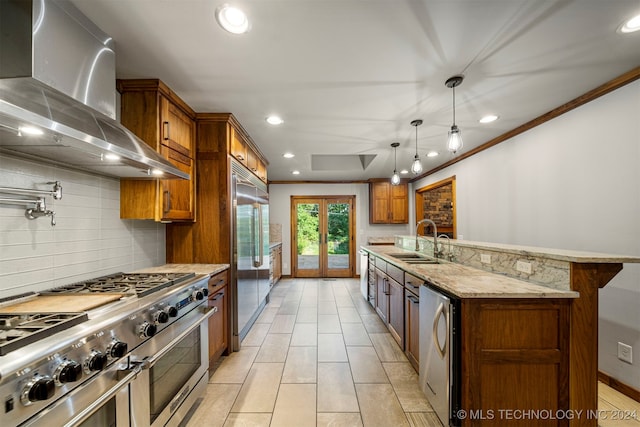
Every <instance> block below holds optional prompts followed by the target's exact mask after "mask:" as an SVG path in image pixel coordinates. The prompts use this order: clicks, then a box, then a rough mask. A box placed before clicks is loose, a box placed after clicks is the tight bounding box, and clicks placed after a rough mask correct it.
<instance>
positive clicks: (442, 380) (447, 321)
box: [419, 286, 454, 426]
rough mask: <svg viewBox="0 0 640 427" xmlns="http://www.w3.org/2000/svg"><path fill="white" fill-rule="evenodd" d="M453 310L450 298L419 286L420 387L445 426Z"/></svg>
mask: <svg viewBox="0 0 640 427" xmlns="http://www.w3.org/2000/svg"><path fill="white" fill-rule="evenodd" d="M451 307H452V305H451V300H450V299H449V298H448V297H447V296H445V295H443V294H441V293H439V292H436V291H434V290H432V289H430V288H428V287H427V286H421V287H420V325H421V332H420V369H419V373H420V379H419V380H420V388H421V389H422V391H423V392H424V394H425V395H426V397H427V399H428V400H429V403H430V404H431V406H432V407H433V409H434V411H435V412H436V414H437V415H438V418H440V421H441V422H442V424H444V425H445V426H448V425H449V418H450V413H451V398H450V397H451V385H452V381H451V375H452V358H451V354H452V352H453V351H454V349H453V334H452V327H451V326H452V324H451ZM423 329H424V331H423Z"/></svg>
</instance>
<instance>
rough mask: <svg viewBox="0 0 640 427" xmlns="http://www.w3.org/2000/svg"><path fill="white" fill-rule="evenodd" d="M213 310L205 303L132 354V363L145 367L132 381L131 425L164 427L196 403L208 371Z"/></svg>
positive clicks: (133, 365)
mask: <svg viewBox="0 0 640 427" xmlns="http://www.w3.org/2000/svg"><path fill="white" fill-rule="evenodd" d="M213 313H214V310H211V309H208V308H206V305H202V306H200V307H198V308H196V309H194V310H192V311H191V312H189V313H188V314H186V315H185V316H184V318H183V321H181V322H179V323H176V324H174V325H172V326H171V327H169V328H167V329H165V330H164V331H163V332H162V333H161V334H159V335H156V336H155V337H154V339H153V340H150V341H148V342H147V343H146V344H144V345H142V346H140V347H139V348H137V349H136V350H135V351H134V352H133V353H132V354H131V366H132V367H137V366H139V367H140V368H141V369H142V371H141V373H140V374H139V375H138V377H137V378H136V380H135V381H133V382H132V383H131V400H130V405H131V425H132V426H134V427H141V426H144V427H149V426H152V427H155V426H164V425H166V424H167V423H168V422H169V420H170V419H171V418H172V417H173V416H174V414H175V413H176V412H177V411H179V410H180V409H185V408H184V406H187V405H189V403H191V404H192V403H193V401H194V400H195V399H193V397H194V396H195V394H198V391H199V390H201V387H199V384H200V383H201V381H202V379H203V378H205V377H206V376H207V372H208V365H209V356H208V349H209V341H208V318H209V316H211V315H212V314H213ZM194 393H195V394H194ZM198 396H199V395H198ZM186 409H188V408H186Z"/></svg>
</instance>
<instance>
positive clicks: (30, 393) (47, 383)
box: [20, 376, 56, 406]
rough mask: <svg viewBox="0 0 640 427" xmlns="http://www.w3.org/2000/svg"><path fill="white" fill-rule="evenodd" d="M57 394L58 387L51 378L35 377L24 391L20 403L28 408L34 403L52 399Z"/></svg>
mask: <svg viewBox="0 0 640 427" xmlns="http://www.w3.org/2000/svg"><path fill="white" fill-rule="evenodd" d="M55 393H56V385H55V382H54V381H53V380H52V379H51V377H43V376H35V377H33V379H32V380H31V381H29V382H28V383H27V384H26V385H25V386H24V388H23V389H22V393H21V394H20V401H21V402H22V404H23V405H25V406H27V405H31V404H32V403H33V402H38V401H40V400H47V399H51V398H52V397H53V395H54V394H55Z"/></svg>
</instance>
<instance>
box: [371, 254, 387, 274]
mask: <svg viewBox="0 0 640 427" xmlns="http://www.w3.org/2000/svg"><path fill="white" fill-rule="evenodd" d="M373 265H375V267H376V268H377V269H378V270H382V271H384V272H386V271H387V262H386V261H385V260H383V259H382V258H377V257H376V258H374V262H373Z"/></svg>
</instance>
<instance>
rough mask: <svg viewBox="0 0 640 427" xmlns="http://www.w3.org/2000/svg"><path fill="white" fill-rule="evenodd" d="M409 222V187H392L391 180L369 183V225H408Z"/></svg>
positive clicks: (405, 185) (402, 184)
mask: <svg viewBox="0 0 640 427" xmlns="http://www.w3.org/2000/svg"><path fill="white" fill-rule="evenodd" d="M408 222H409V186H408V184H407V183H406V182H401V183H400V185H391V182H389V180H387V179H385V180H380V181H373V182H370V183H369V223H370V224H407V223H408Z"/></svg>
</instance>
